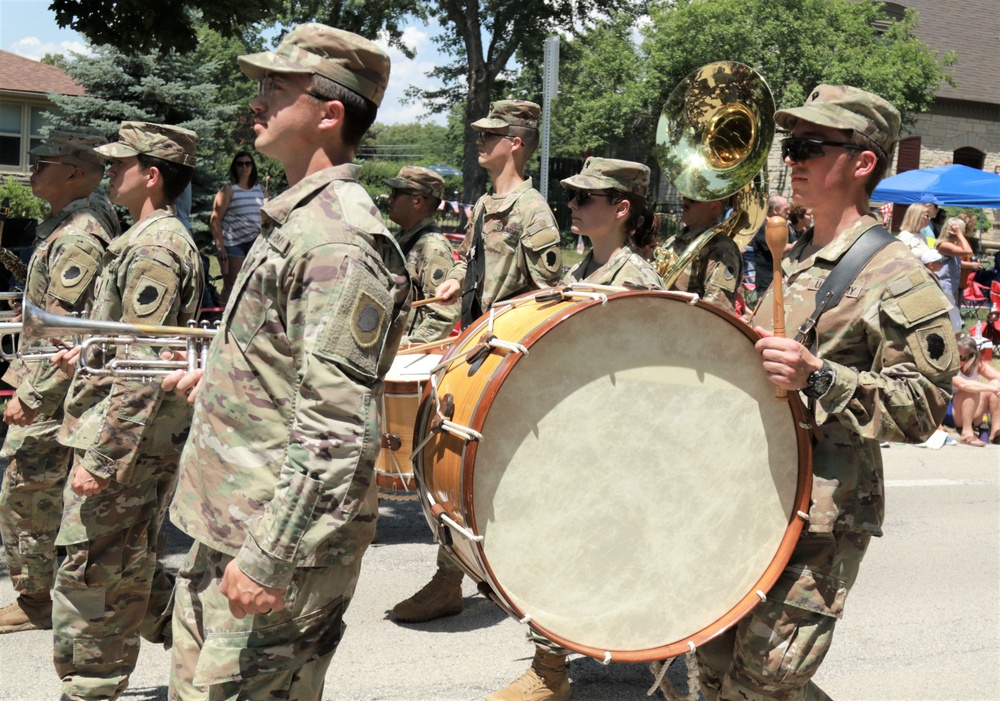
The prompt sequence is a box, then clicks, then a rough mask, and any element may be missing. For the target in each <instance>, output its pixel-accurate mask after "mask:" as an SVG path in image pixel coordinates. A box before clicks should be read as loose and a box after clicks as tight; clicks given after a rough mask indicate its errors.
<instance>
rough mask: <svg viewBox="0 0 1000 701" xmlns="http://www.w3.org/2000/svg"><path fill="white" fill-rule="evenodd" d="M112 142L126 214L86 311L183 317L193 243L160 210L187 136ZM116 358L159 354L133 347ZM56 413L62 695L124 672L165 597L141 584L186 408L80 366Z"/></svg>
mask: <svg viewBox="0 0 1000 701" xmlns="http://www.w3.org/2000/svg"><path fill="white" fill-rule="evenodd" d="M118 138H119V140H118V141H117V142H116V143H112V144H108V145H106V146H101V147H99V148H98V149H97V150H98V151H99V152H100V153H102V154H104V155H105V156H107V157H109V158H110V159H111V161H112V162H111V167H110V169H109V171H108V175H109V177H110V179H111V199H112V201H113V202H115V203H116V204H119V205H122V206H124V207H126V208H127V209H128V210H129V213H130V215H131V217H132V220H133V221H134V222H135V223H134V224H133V225H132V227H131V228H130V229H129V230H128V231H126V232H125V233H124V234H122V235H121V236H120V237H119V238H118V239H117V240H116V241H115V242H114V243H113V244H111V246H110V247H108V250H107V253H106V254H105V257H104V266H103V270H102V271H101V275H100V277H99V278H98V281H97V283H96V287H95V292H94V304H93V310H92V312H91V315H90V316H91V318H93V319H101V320H108V321H122V322H127V323H132V324H145V325H154V326H164V325H166V326H182V325H184V324H186V323H187V322H188V321H190V320H193V319H195V318H197V316H198V313H199V311H200V306H201V295H202V287H203V284H204V271H203V270H202V266H201V258H200V256H199V255H198V250H197V248H196V246H195V244H194V242H193V241H192V240H191V236H190V234H189V233H188V231H187V229H186V228H185V227H184V225H183V224H182V223H181V221H180V219H178V218H177V217H176V216H175V214H174V208H173V203H174V202H175V201H176V199H177V196H178V195H180V193H181V191H183V190H184V188H185V187H186V186H187V184H188V183H189V182H190V181H191V176H192V174H193V173H194V164H195V141H196V136H195V134H194V132H192V131H189V130H187V129H182V128H180V127H174V126H166V125H160V124H150V123H146V122H123V123H122V125H121V128H120V129H119V132H118ZM77 352H78V351H77ZM123 353H124V351H123V350H121V349H118V350H117V351H114V350H109V352H108V354H107V356H108V357H111V356H114V355H120V354H123ZM128 357H129V358H131V359H156V358H157V357H158V352H157V350H156V349H153V348H142V347H132V348H130V350H129V351H128ZM65 410H66V417H65V420H64V422H63V426H62V429H61V431H60V433H59V442H60V443H62V444H63V445H65V446H68V447H70V448H72V449H73V450H74V457H73V471H72V477H71V479H70V484H69V488H67V490H66V492H65V508H64V511H63V520H62V526H61V527H60V529H59V535H58V537H57V539H56V544H57V545H63V546H65V547H66V558H65V560H63V562H62V564H61V565H60V567H59V571H58V573H57V575H56V582H55V588H54V589H53V611H52V623H53V629H54V633H55V641H54V656H55V666H56V671H57V672H58V674H59V676H60V678H61V679H62V682H63V685H62V688H63V692H64V693H65V694H66V696H68V697H69V698H71V699H114V698H117V697H118V696H120V695H121V693H122V692H123V691H124V690H125V689H126V688H127V686H128V679H129V675H130V674H131V672H132V670H133V669H134V668H135V661H136V658H137V657H138V654H139V627H140V624H141V623H142V622H143V617H144V615H146V612H147V604H149V605H150V606H151V607H154V606H155V607H164V606H166V605H167V604H166V602H165V601H162V600H160V601H157V602H155V603H154V604H150V591H151V588H152V586H153V579H154V577H156V576H157V573H156V564H157V552H156V549H157V548H156V546H157V538H158V534H159V531H160V526H161V525H162V522H163V517H164V516H165V514H166V507H167V503H168V500H169V498H170V495H171V493H172V492H173V487H174V483H175V481H176V476H177V462H178V459H179V457H180V452H181V449H182V447H183V445H184V440H185V438H186V437H187V432H188V429H189V425H190V419H191V411H190V407H189V406H188V405H187V402H186V401H185V400H184V398H183V397H178V396H176V395H172V394H169V393H167V392H164V391H163V390H162V389H161V388H160V387H159V386H158V384H154V383H150V382H144V381H143V380H141V379H137V378H121V377H99V378H95V377H90V376H87V375H83V374H80V373H78V374H77V375H76V376H75V377H74V379H73V382H72V384H71V386H70V389H69V394H68V395H67V398H66V405H65ZM154 613H159V614H160V616H161V617H162V612H154Z"/></svg>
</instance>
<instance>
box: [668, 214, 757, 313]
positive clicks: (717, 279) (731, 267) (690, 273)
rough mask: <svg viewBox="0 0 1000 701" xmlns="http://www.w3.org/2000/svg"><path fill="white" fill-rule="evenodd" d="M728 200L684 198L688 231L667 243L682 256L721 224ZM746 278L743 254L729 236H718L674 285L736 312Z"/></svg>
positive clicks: (684, 217) (682, 219)
mask: <svg viewBox="0 0 1000 701" xmlns="http://www.w3.org/2000/svg"><path fill="white" fill-rule="evenodd" d="M725 209H726V207H725V200H713V201H709V202H702V201H700V200H692V199H688V198H687V197H684V198H683V199H682V204H681V221H682V222H684V230H683V231H681V233H679V234H677V235H676V236H673V237H671V238H669V239H667V241H666V242H665V243H664V246H665V247H667V248H669V249H670V250H672V251H673V252H674V253H676V254H677V255H678V256H679V255H681V254H682V253H683V252H684V250H685V249H686V248H687V247H688V244H690V243H691V242H692V241H694V240H695V239H696V238H697V237H698V236H700V235H701V234H703V233H704V232H705V231H706V230H708V229H709V228H711V227H713V226H716V225H717V224H718V223H719V220H720V218H721V217H722V214H723V213H724V212H725ZM742 281H743V256H742V255H741V253H740V250H739V248H737V246H736V244H735V243H734V242H733V240H732V239H731V238H729V237H728V236H721V235H720V236H716V237H714V238H713V239H712V240H711V241H709V242H708V245H706V246H705V247H704V248H702V249H701V251H699V253H698V255H696V256H695V257H694V260H692V261H691V263H690V264H689V265H688V266H687V268H685V270H684V272H682V273H681V275H680V277H678V278H677V282H675V283H674V284H673V286H672V287H671V288H670V289H672V290H678V291H680V292H691V293H694V294H697V295H698V296H700V297H701V298H702V299H703V300H705V301H706V302H709V303H711V304H714V305H715V306H717V307H719V308H720V309H725V310H726V311H728V312H729V313H731V314H735V313H736V293H737V291H738V289H739V286H740V283H741V282H742Z"/></svg>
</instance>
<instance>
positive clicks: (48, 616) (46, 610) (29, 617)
mask: <svg viewBox="0 0 1000 701" xmlns="http://www.w3.org/2000/svg"><path fill="white" fill-rule="evenodd" d="M51 629H52V597H51V596H50V594H49V592H48V591H41V592H34V593H30V594H28V593H22V594H20V595H18V597H17V601H15V602H14V603H13V604H11V605H10V606H6V607H4V608H2V609H0V633H17V632H18V631H22V630H51Z"/></svg>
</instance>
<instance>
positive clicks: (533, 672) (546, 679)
mask: <svg viewBox="0 0 1000 701" xmlns="http://www.w3.org/2000/svg"><path fill="white" fill-rule="evenodd" d="M569 694H570V686H569V676H568V675H567V674H566V658H565V657H564V656H563V655H552V654H550V653H547V652H542V651H541V650H539V649H537V648H536V649H535V659H533V660H532V661H531V667H529V668H528V671H527V672H525V673H524V674H522V675H521V676H520V677H518V678H517V679H515V680H514V681H512V682H511V683H510V686H508V687H507V688H506V689H501V690H500V691H494V692H493V693H492V694H490V695H489V696H487V697H486V701H569Z"/></svg>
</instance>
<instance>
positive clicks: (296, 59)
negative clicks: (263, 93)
mask: <svg viewBox="0 0 1000 701" xmlns="http://www.w3.org/2000/svg"><path fill="white" fill-rule="evenodd" d="M237 60H238V61H239V62H240V68H242V69H243V72H244V73H246V74H247V76H249V77H250V79H252V80H258V81H259V80H263V79H264V76H265V75H267V74H268V73H304V74H308V75H313V74H315V75H321V76H323V77H324V78H329V79H330V80H332V81H333V82H335V83H337V84H338V85H343V86H344V87H345V88H347V89H348V90H350V91H351V92H355V93H357V94H358V95H360V96H361V97H364V98H366V99H368V100H371V101H372V102H374V103H375V105H376V106H378V105H380V104H382V96H383V95H385V88H386V86H387V85H388V84H389V57H388V56H387V55H386V53H385V52H384V51H382V49H380V48H379V47H378V46H376V45H375V44H374V43H372V42H370V41H368V40H367V39H365V38H364V37H360V36H358V35H357V34H352V33H351V32H345V31H344V30H342V29H334V28H333V27H327V26H326V25H325V24H318V23H315V22H311V23H308V24H300V25H297V26H296V27H294V28H293V29H292V31H290V32H288V34H286V35H285V37H284V38H283V39H282V40H281V43H280V44H278V48H276V49H275V50H274V51H264V52H261V53H259V54H248V55H246V56H240V57H239V58H238V59H237Z"/></svg>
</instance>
